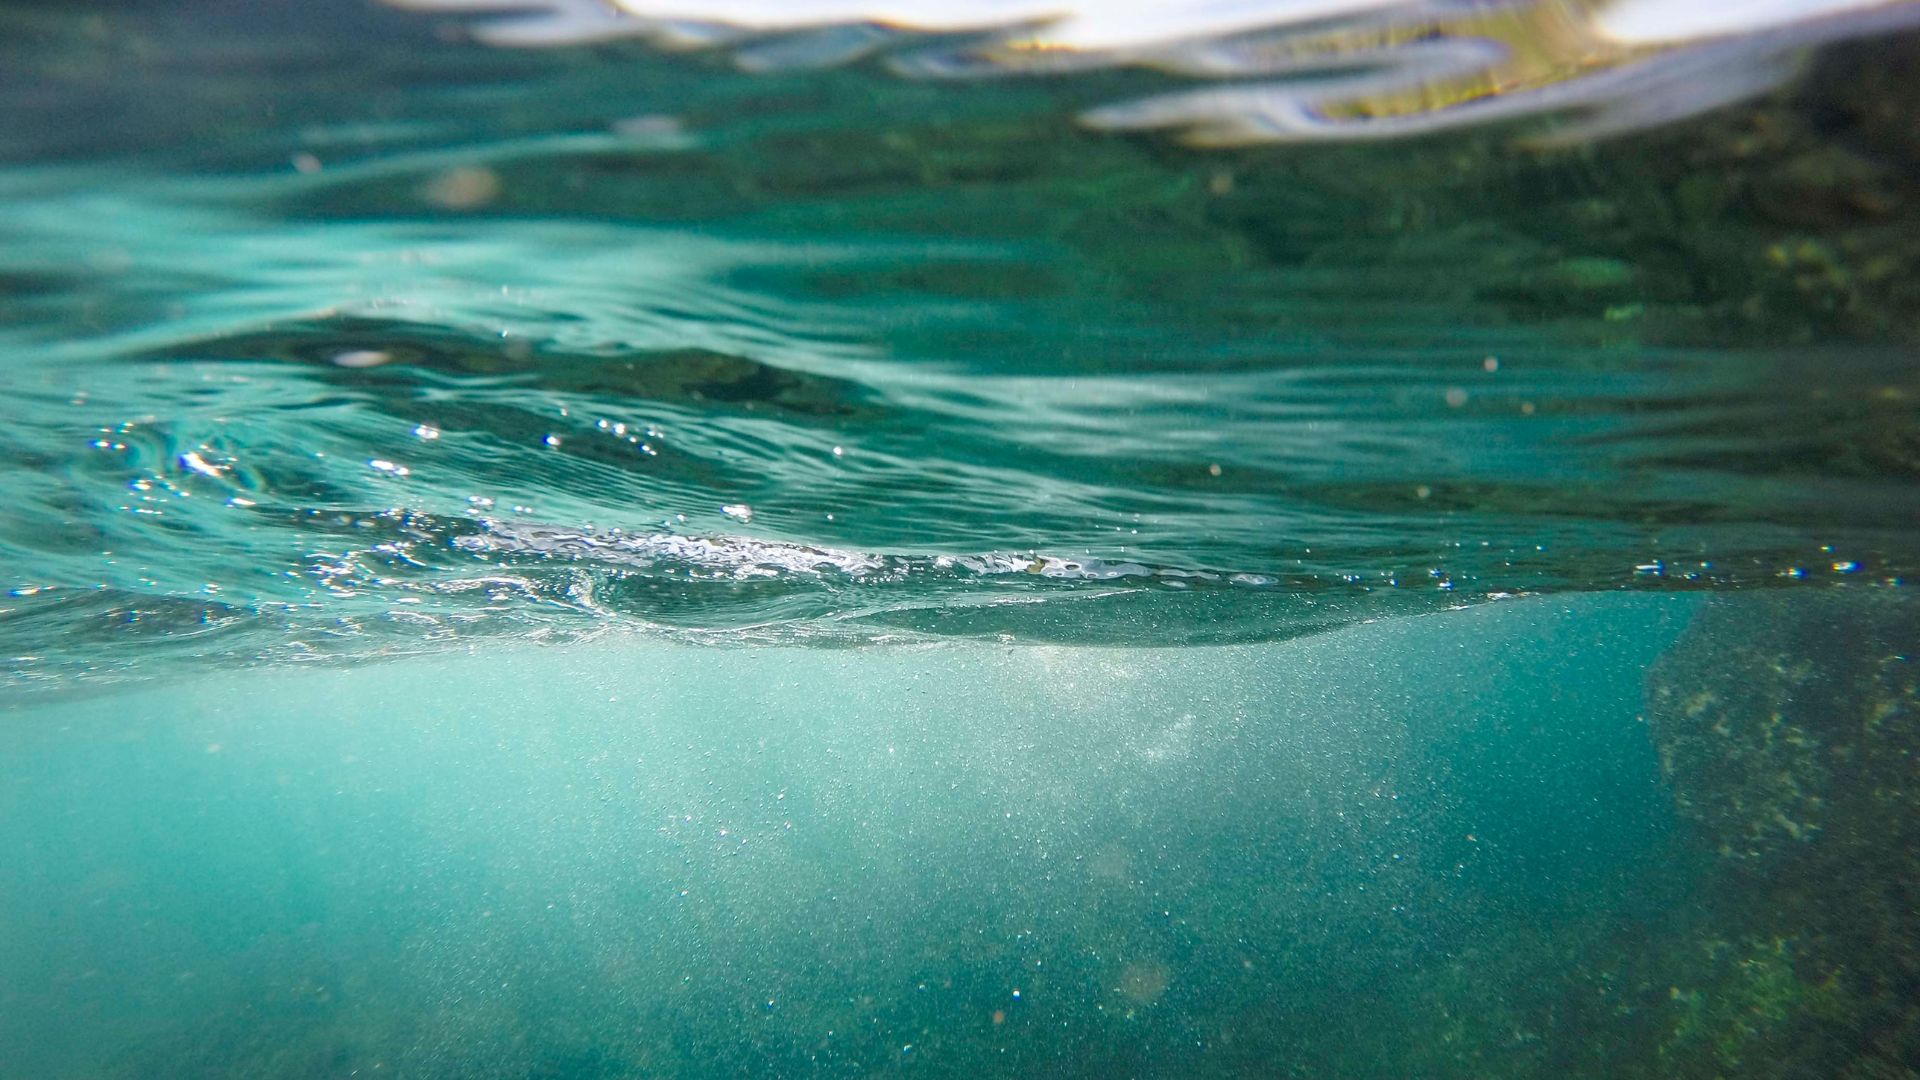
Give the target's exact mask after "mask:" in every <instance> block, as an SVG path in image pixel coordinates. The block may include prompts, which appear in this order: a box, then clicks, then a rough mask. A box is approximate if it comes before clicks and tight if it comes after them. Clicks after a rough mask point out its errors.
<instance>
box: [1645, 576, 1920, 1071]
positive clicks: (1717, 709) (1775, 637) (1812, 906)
mask: <svg viewBox="0 0 1920 1080" xmlns="http://www.w3.org/2000/svg"><path fill="white" fill-rule="evenodd" d="M1917 661H1920V604H1916V603H1914V602H1913V600H1912V599H1911V598H1909V597H1907V596H1904V595H1902V594H1901V593H1899V592H1898V591H1893V590H1887V591H1879V590H1848V591H1844V592H1842V591H1834V592H1829V593H1826V594H1824V595H1819V596H1809V595H1807V594H1805V593H1799V592H1796V593H1793V594H1786V593H1776V594H1772V595H1767V596H1759V597H1752V596H1747V597H1736V598H1732V599H1728V600H1722V601H1720V602H1717V603H1714V604H1712V605H1710V606H1708V607H1707V608H1705V609H1704V610H1703V611H1702V612H1701V613H1700V615H1699V616H1698V618H1697V619H1696V621H1695V622H1694V624H1693V625H1692V626H1691V627H1690V628H1689V630H1688V631H1687V633H1686V634H1685V635H1684V636H1683V637H1682V638H1681V639H1680V641H1679V642H1678V643H1676V645H1675V646H1674V648H1673V649H1672V650H1671V651H1670V652H1668V653H1667V655H1666V656H1665V657H1663V658H1662V659H1661V661H1660V662H1659V663H1658V664H1656V665H1655V666H1654V667H1653V669H1652V670H1651V672H1650V673H1649V676H1648V694H1647V703H1648V711H1647V721H1648V724H1649V728H1650V732H1651V734H1652V737H1653V740H1654V743H1655V745H1656V747H1657V749H1658V750H1659V754H1660V761H1661V766H1662V769H1663V771H1664V773H1665V775H1666V778H1667V780H1668V782H1669V783H1670V784H1671V787H1672V793H1673V799H1674V803H1675V806H1676V808H1677V810H1678V813H1679V817H1680V819H1681V820H1682V821H1683V822H1684V823H1685V824H1686V825H1687V826H1689V827H1690V828H1691V830H1692V831H1693V833H1694V834H1695V839H1696V840H1697V841H1698V842H1699V843H1700V844H1701V845H1702V846H1704V847H1706V848H1708V849H1709V850H1710V853H1711V854H1710V855H1709V859H1710V861H1711V862H1712V863H1714V864H1715V868H1714V869H1713V870H1711V871H1709V873H1708V875H1707V878H1706V880H1705V881H1703V883H1702V892H1703V900H1704V902H1705V904H1706V906H1707V907H1709V908H1710V909H1711V910H1712V911H1713V913H1714V915H1713V918H1712V919H1711V920H1710V921H1711V924H1712V925H1713V926H1714V927H1715V933H1714V934H1713V935H1712V937H1713V940H1706V939H1704V938H1703V939H1702V941H1700V942H1699V943H1698V944H1699V946H1700V947H1701V949H1703V950H1705V953H1706V954H1707V955H1709V956H1721V955H1726V956H1734V957H1737V958H1738V962H1737V963H1734V964H1732V965H1730V966H1729V965H1725V964H1722V965H1720V966H1721V967H1723V968H1725V972H1723V974H1724V976H1725V977H1724V978H1719V979H1714V978H1712V977H1711V976H1710V973H1709V976H1708V977H1707V978H1705V979H1704V981H1703V985H1702V986H1701V987H1699V988H1692V987H1679V986H1676V987H1675V988H1674V990H1673V997H1674V1001H1675V1002H1676V1003H1677V1005H1678V1006H1680V1008H1678V1009H1677V1013H1676V1015H1678V1016H1679V1018H1680V1023H1678V1024H1677V1025H1676V1026H1675V1027H1674V1029H1673V1030H1672V1032H1671V1033H1670V1036H1669V1038H1667V1039H1666V1040H1664V1044H1663V1054H1665V1053H1668V1052H1673V1053H1678V1054H1681V1055H1682V1056H1696V1057H1697V1056H1699V1055H1710V1060H1712V1061H1715V1062H1717V1064H1718V1066H1719V1067H1721V1068H1737V1069H1738V1071H1739V1072H1740V1074H1741V1075H1769V1076H1788V1075H1825V1076H1874V1077H1878V1076H1910V1075H1912V1073H1911V1072H1910V1071H1907V1068H1908V1066H1907V1065H1905V1064H1903V1063H1910V1062H1912V1061H1914V1060H1920V996H1917V995H1916V991H1920V923H1916V920H1915V917H1914V916H1915V912H1916V910H1920V773H1916V768H1915V766H1916V762H1915V756H1914V755H1915V751H1916V747H1920V662H1917ZM1761 976H1764V978H1762V977H1761ZM1756 980H1757V981H1756ZM1730 1006H1737V1007H1734V1008H1732V1009H1731V1011H1729V1008H1730ZM1816 1068H1817V1069H1818V1070H1819V1071H1818V1072H1817V1073H1816V1072H1806V1071H1796V1070H1807V1069H1816Z"/></svg>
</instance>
